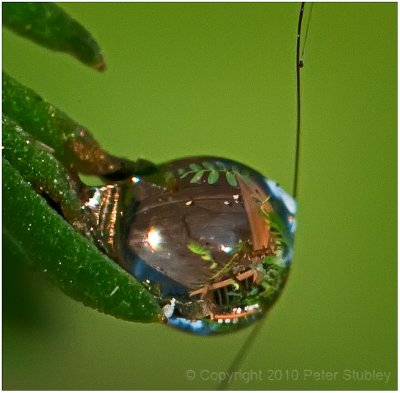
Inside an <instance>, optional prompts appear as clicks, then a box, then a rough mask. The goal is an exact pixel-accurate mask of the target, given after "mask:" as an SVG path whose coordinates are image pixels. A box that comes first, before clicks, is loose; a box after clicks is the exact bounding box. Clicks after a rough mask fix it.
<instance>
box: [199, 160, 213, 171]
mask: <svg viewBox="0 0 400 393" xmlns="http://www.w3.org/2000/svg"><path fill="white" fill-rule="evenodd" d="M202 165H203V166H204V168H206V169H208V170H214V169H215V166H214V165H213V164H211V162H208V161H203V162H202Z"/></svg>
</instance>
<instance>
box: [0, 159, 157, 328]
mask: <svg viewBox="0 0 400 393" xmlns="http://www.w3.org/2000/svg"><path fill="white" fill-rule="evenodd" d="M2 186H3V230H5V231H6V232H7V235H8V236H9V237H11V238H12V239H13V241H15V242H16V243H17V244H18V245H19V246H20V247H21V248H22V249H23V250H24V253H25V254H26V255H27V257H28V258H29V259H30V260H32V261H34V263H35V264H36V265H37V266H38V267H39V268H40V270H41V271H43V272H44V273H45V275H46V276H47V277H48V278H50V279H51V280H52V281H53V282H54V283H55V284H56V285H57V286H58V287H60V288H61V289H62V290H63V291H64V292H65V293H66V294H68V295H69V296H71V297H72V298H74V299H76V300H78V301H80V302H82V303H84V304H85V305H87V306H90V307H92V308H95V309H97V310H99V311H101V312H104V313H106V314H111V315H113V316H115V317H117V318H122V319H126V320H129V321H140V322H155V321H160V320H161V310H160V308H159V306H158V304H157V302H156V301H155V299H154V297H153V296H152V295H151V294H150V293H149V292H148V291H147V290H146V289H145V288H144V287H143V286H142V285H141V284H140V283H139V282H137V281H136V280H135V279H134V277H133V276H131V275H130V274H128V273H127V272H125V271H124V270H123V269H122V268H120V267H119V266H118V265H117V264H116V263H114V262H113V261H111V260H110V259H109V258H107V257H106V256H105V255H104V254H102V253H101V252H100V251H99V250H98V249H97V248H96V247H95V246H94V245H93V244H91V243H90V242H89V241H88V240H87V239H85V238H84V237H82V236H81V235H79V234H78V233H77V232H75V230H74V229H73V228H72V227H71V226H70V225H69V224H67V223H66V221H64V219H63V218H62V217H61V216H60V215H59V214H57V213H56V212H55V211H54V210H53V209H52V208H50V206H49V205H48V204H47V203H46V201H45V200H44V199H43V198H42V197H40V196H39V195H38V194H36V193H35V192H34V191H33V190H32V188H31V187H30V186H29V185H28V183H26V182H25V181H24V180H23V178H22V177H21V175H20V174H19V173H18V172H17V171H16V170H15V169H14V168H13V167H12V166H11V164H10V163H9V162H8V161H7V160H6V159H4V158H3V185H2ZM4 263H12V261H4Z"/></svg>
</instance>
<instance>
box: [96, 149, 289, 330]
mask: <svg viewBox="0 0 400 393" xmlns="http://www.w3.org/2000/svg"><path fill="white" fill-rule="evenodd" d="M104 189H105V188H104ZM107 192H109V191H107ZM109 193H110V192H109ZM114 194H115V192H114ZM117 194H118V196H119V200H120V202H119V203H118V205H119V210H121V211H122V212H123V214H120V216H119V217H118V218H115V217H114V220H115V223H114V222H113V225H112V229H113V231H112V237H110V236H109V237H108V238H109V239H112V240H111V243H112V245H113V250H112V252H111V254H113V253H114V258H115V259H116V260H117V261H118V262H119V263H120V264H121V265H122V266H123V267H124V268H125V269H126V270H127V271H128V272H130V273H131V274H132V275H133V276H135V277H136V278H137V279H138V280H139V281H140V282H142V283H143V284H144V285H145V286H146V287H147V288H148V289H149V290H150V291H151V292H152V293H153V294H154V296H155V297H156V298H157V299H158V301H159V304H160V306H161V308H162V310H163V312H164V315H165V320H166V322H167V323H168V324H169V325H171V326H174V327H177V328H180V329H183V330H186V331H189V332H193V333H196V334H203V335H206V334H213V333H220V332H228V331H231V330H234V329H238V328H241V327H243V326H247V325H249V324H251V323H252V322H254V321H256V320H257V319H259V318H260V317H262V316H264V315H265V313H266V312H267V310H268V309H269V308H270V307H271V306H272V304H273V303H274V302H275V301H276V299H277V298H278V296H279V294H280V293H281V291H282V288H283V286H284V284H285V281H286V278H287V275H288V272H289V267H290V262H291V259H292V254H293V234H294V230H295V219H294V214H295V210H296V204H295V202H294V200H293V198H291V197H290V196H289V195H288V194H287V193H286V192H285V191H283V190H282V189H281V188H280V187H279V186H278V185H277V184H276V183H275V182H273V181H271V180H269V179H267V178H265V177H264V176H262V175H261V174H260V173H258V172H256V171H254V170H252V169H251V168H248V167H246V166H244V165H242V164H239V163H237V162H234V161H230V160H226V159H220V158H215V157H192V158H185V159H181V160H175V161H172V162H169V163H166V164H164V165H161V166H160V167H159V171H158V172H157V173H156V174H153V175H151V176H147V177H133V178H132V179H131V180H130V181H129V182H125V183H123V184H120V185H119V186H118V192H117ZM110 195H111V193H110ZM121 201H122V202H121ZM121 203H122V204H123V206H121ZM108 210H110V211H111V210H112V209H108ZM111 222H112V220H111ZM108 235H110V233H108ZM103 237H104V236H103ZM111 243H110V244H111Z"/></svg>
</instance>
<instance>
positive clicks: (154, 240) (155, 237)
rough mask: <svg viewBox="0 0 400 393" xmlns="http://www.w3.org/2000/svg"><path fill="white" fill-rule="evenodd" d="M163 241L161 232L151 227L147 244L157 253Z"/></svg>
mask: <svg viewBox="0 0 400 393" xmlns="http://www.w3.org/2000/svg"><path fill="white" fill-rule="evenodd" d="M161 240H162V239H161V235H160V231H159V230H158V229H156V228H154V227H151V228H150V229H149V230H148V232H147V234H146V243H147V244H148V245H149V246H150V248H151V249H152V250H153V251H155V250H157V249H158V247H159V245H160V243H161Z"/></svg>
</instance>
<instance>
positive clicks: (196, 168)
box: [189, 163, 201, 172]
mask: <svg viewBox="0 0 400 393" xmlns="http://www.w3.org/2000/svg"><path fill="white" fill-rule="evenodd" d="M189 168H190V169H191V170H192V171H194V172H198V171H200V170H201V166H200V165H197V164H194V163H193V164H190V165H189Z"/></svg>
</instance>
